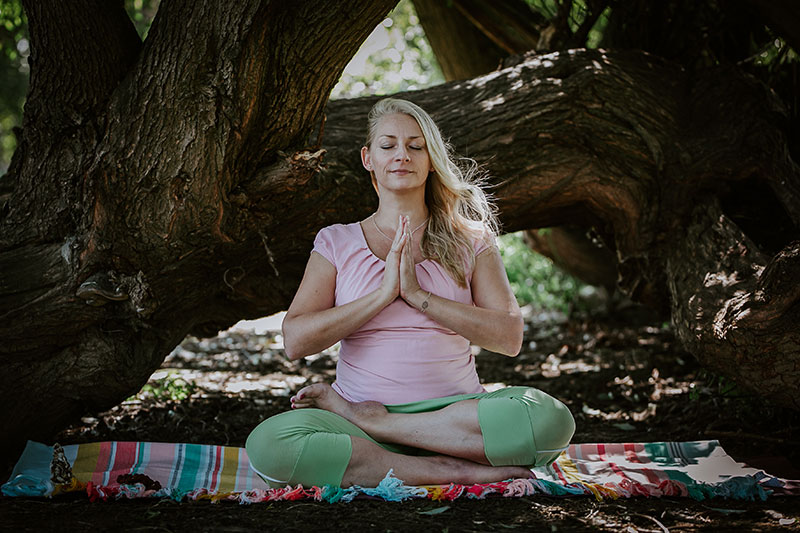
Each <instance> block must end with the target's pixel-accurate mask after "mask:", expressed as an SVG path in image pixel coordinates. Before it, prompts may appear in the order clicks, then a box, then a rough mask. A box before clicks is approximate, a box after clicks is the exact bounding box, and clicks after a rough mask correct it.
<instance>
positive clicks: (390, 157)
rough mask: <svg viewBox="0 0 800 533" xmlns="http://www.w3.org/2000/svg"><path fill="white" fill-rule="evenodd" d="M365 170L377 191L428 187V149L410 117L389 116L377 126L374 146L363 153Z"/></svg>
mask: <svg viewBox="0 0 800 533" xmlns="http://www.w3.org/2000/svg"><path fill="white" fill-rule="evenodd" d="M361 161H362V163H363V164H364V168H366V169H367V170H369V171H371V172H373V173H374V174H373V176H374V178H373V180H374V182H376V183H375V186H376V187H377V189H378V193H379V194H380V192H381V191H382V190H392V191H396V192H401V191H409V190H413V189H418V188H420V187H422V188H423V189H424V187H425V180H426V179H427V178H428V173H429V172H430V170H431V162H430V157H429V155H428V147H427V146H426V144H425V137H423V135H422V130H421V129H420V127H419V124H417V121H416V120H414V118H413V117H411V116H409V115H405V114H402V113H395V114H391V115H386V116H384V117H383V118H381V119H380V121H379V122H378V127H377V128H376V129H375V139H374V140H373V141H372V146H370V147H369V148H367V147H366V146H365V147H363V148H362V149H361Z"/></svg>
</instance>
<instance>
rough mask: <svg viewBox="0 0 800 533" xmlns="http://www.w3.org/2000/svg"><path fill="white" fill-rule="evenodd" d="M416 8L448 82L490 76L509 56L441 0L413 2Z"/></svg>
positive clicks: (454, 8)
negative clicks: (488, 73)
mask: <svg viewBox="0 0 800 533" xmlns="http://www.w3.org/2000/svg"><path fill="white" fill-rule="evenodd" d="M414 8H415V9H416V11H417V15H418V16H419V21H420V24H422V27H423V29H424V30H425V36H426V37H427V38H428V41H429V42H430V43H431V48H432V49H433V53H434V54H435V55H436V60H437V61H438V62H439V66H440V67H441V68H442V72H443V73H444V77H445V79H446V80H448V81H453V80H463V79H468V78H474V77H475V76H480V75H482V74H486V73H487V72H491V71H492V70H495V69H496V68H497V67H498V65H499V64H500V61H501V60H502V59H503V58H504V57H506V56H507V55H508V52H506V51H505V50H503V49H502V48H500V47H499V46H497V45H496V44H495V43H494V42H493V41H492V40H491V39H489V38H488V37H487V36H486V35H484V33H483V32H482V31H480V30H479V29H478V28H477V27H476V26H475V25H474V24H472V22H470V21H469V19H467V18H466V17H465V16H464V15H463V14H462V13H461V11H460V10H459V9H457V8H456V6H454V5H452V4H448V3H447V2H442V1H441V0H414Z"/></svg>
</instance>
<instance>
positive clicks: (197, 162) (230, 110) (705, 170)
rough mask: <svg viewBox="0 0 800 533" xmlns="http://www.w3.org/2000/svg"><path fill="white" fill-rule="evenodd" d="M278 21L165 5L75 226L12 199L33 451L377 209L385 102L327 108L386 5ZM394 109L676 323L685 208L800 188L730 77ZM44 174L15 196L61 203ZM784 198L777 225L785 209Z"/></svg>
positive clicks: (548, 86)
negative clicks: (596, 251) (379, 129)
mask: <svg viewBox="0 0 800 533" xmlns="http://www.w3.org/2000/svg"><path fill="white" fill-rule="evenodd" d="M367 4H369V5H367ZM281 6H282V4H280V5H279V4H277V3H276V4H272V3H256V2H252V3H247V2H241V3H240V2H236V3H229V4H226V5H225V7H224V8H219V7H218V8H217V9H219V11H213V10H211V8H209V7H208V6H206V5H205V4H202V3H196V2H188V1H187V2H185V3H180V2H170V3H165V4H164V6H163V7H164V9H163V11H161V12H160V13H159V15H158V17H157V20H156V22H155V24H154V26H153V28H152V29H151V33H150V35H149V37H148V39H147V42H146V43H145V45H144V48H143V49H142V50H141V52H140V53H139V56H138V59H137V61H136V63H135V65H134V66H133V67H132V70H131V71H130V72H129V73H128V74H127V75H126V76H125V77H124V78H123V80H122V81H121V83H120V85H119V86H118V87H117V89H115V90H114V91H113V92H112V94H111V96H110V98H109V99H108V104H107V116H106V119H105V121H104V122H103V124H104V127H103V128H102V129H100V130H99V132H98V134H97V137H96V138H95V140H94V142H88V143H87V144H84V145H81V148H82V150H83V151H84V152H85V153H83V154H82V156H81V157H80V158H78V159H77V161H78V162H82V163H81V165H82V166H76V167H74V168H72V167H65V168H68V169H70V170H71V171H72V172H79V174H78V177H77V178H76V182H77V183H78V184H79V185H80V189H79V190H80V192H81V197H80V203H79V204H76V205H71V207H70V208H69V209H68V210H67V212H68V213H69V214H70V216H69V217H68V220H69V223H68V224H63V225H60V226H56V227H52V226H48V227H50V230H49V231H50V233H48V234H45V233H40V235H41V237H38V238H35V239H31V238H29V237H28V236H27V234H26V237H20V236H19V235H20V234H21V232H20V231H13V230H14V227H15V226H14V224H20V223H21V220H22V213H20V212H19V209H21V208H20V207H19V206H20V205H22V206H24V205H26V201H27V198H26V196H25V194H22V195H18V194H17V193H15V195H14V196H13V197H12V200H11V205H10V209H9V211H8V212H7V213H6V214H5V216H4V217H3V219H2V220H1V221H0V224H2V230H3V233H2V236H3V237H2V239H3V240H2V243H1V244H0V317H2V321H0V336H2V338H3V339H4V340H5V341H6V342H5V343H4V344H3V346H2V347H0V350H2V351H1V352H0V354H1V356H2V361H3V366H4V370H5V372H4V373H3V377H2V378H0V385H2V389H0V390H2V401H3V402H5V405H7V406H10V408H9V409H6V410H4V411H3V414H2V419H1V422H2V427H3V428H4V429H5V430H6V432H7V435H13V436H15V437H16V438H19V439H24V438H39V439H42V438H47V437H48V436H49V435H50V434H51V432H52V431H54V430H57V429H58V428H60V427H62V426H63V424H65V423H67V422H68V421H69V420H70V419H71V418H72V417H74V416H76V415H79V414H81V413H84V412H86V411H92V410H98V409H103V408H106V407H108V406H110V405H112V404H114V403H116V402H118V401H120V400H122V399H124V398H125V397H126V396H127V395H129V394H132V393H134V392H135V391H136V390H138V389H139V388H140V387H141V385H142V384H144V383H145V382H146V380H147V378H148V376H149V375H150V374H151V373H152V371H153V370H154V369H155V368H157V366H158V365H159V364H160V362H161V361H162V360H163V358H164V357H165V356H166V355H167V353H168V352H169V351H170V350H171V349H172V348H173V347H174V346H175V345H176V344H177V343H178V342H180V340H181V339H182V338H183V336H184V335H185V334H186V333H187V332H194V333H196V334H198V335H201V336H202V335H210V334H214V333H216V332H217V330H218V329H221V328H224V327H227V326H229V325H231V324H232V323H234V322H235V321H237V320H239V319H242V318H252V317H256V316H264V315H267V314H270V313H273V312H276V311H279V310H281V309H285V308H286V306H287V304H288V303H289V301H290V299H291V297H292V295H293V293H294V291H295V289H296V287H297V284H298V282H299V279H300V277H301V275H302V271H303V267H304V264H305V262H306V260H307V257H308V253H309V250H310V248H311V243H312V239H313V236H314V234H315V232H316V231H317V230H318V229H319V228H321V227H323V226H325V225H328V224H331V223H334V222H350V221H355V220H358V219H359V218H362V217H364V216H366V215H368V214H369V212H370V211H371V210H372V209H374V207H375V205H376V199H375V198H374V195H373V194H372V187H371V185H370V183H369V178H368V176H367V175H366V173H365V172H364V171H363V169H362V168H361V164H360V160H359V156H358V152H359V148H360V145H361V142H362V140H363V138H364V130H365V122H366V114H367V112H368V110H369V108H370V107H371V105H372V104H373V103H374V101H375V100H376V98H363V99H355V100H343V101H335V102H330V103H329V104H328V106H327V108H325V110H324V116H323V114H322V113H321V110H322V108H321V106H322V104H323V101H324V96H325V95H326V94H327V93H328V91H329V90H330V88H331V86H332V85H333V83H334V81H335V79H336V78H337V76H338V73H339V72H340V71H341V69H342V68H343V67H344V64H345V62H346V60H347V58H348V57H349V55H351V54H352V53H353V52H354V51H355V48H356V46H357V45H358V43H359V42H360V41H361V40H362V39H363V38H364V37H366V35H367V33H368V32H369V30H370V29H371V28H372V27H374V25H375V24H376V23H377V22H378V21H379V20H380V18H381V17H382V16H384V15H385V13H386V12H387V11H388V9H389V7H390V3H385V4H383V5H380V6H377V5H376V4H373V3H362V2H355V1H353V2H352V3H340V4H339V5H338V6H337V8H336V9H327V10H320V9H319V6H318V5H317V4H314V6H311V4H307V5H306V4H304V5H303V6H302V7H304V8H305V9H306V11H303V10H302V9H300V10H298V8H297V6H292V8H291V9H289V8H284V7H281ZM354 20H355V21H357V22H358V25H357V27H355V26H351V27H350V28H348V30H347V31H344V30H342V29H341V28H342V24H345V23H348V24H354V23H353V21H354ZM30 23H31V24H37V22H36V20H35V17H34V18H33V19H32V20H31V22H30ZM350 32H353V33H350ZM305 35H315V37H316V38H315V39H314V40H313V42H310V41H309V42H306V41H303V36H305ZM279 36H280V39H279V38H278V37H279ZM201 37H202V38H201ZM292 37H294V38H292ZM298 41H302V42H301V43H300V45H299V46H298V45H297V42H298ZM191 43H194V44H191ZM32 45H33V46H37V43H36V42H33V43H32ZM400 96H402V97H407V98H410V99H412V100H414V101H416V102H417V103H419V104H420V105H422V106H423V107H424V108H426V109H428V110H430V111H431V112H432V114H433V116H434V119H435V120H436V121H437V123H438V124H439V125H440V128H441V129H442V131H443V132H445V136H446V137H449V138H450V139H451V141H452V143H453V145H454V146H455V148H456V150H457V151H458V152H459V153H461V154H465V155H469V156H471V157H473V158H475V159H476V160H477V161H478V162H480V163H482V164H483V165H484V166H485V168H486V169H487V170H488V171H489V172H490V174H491V176H492V178H491V183H492V192H493V193H494V194H495V195H496V196H497V197H498V199H499V202H498V204H499V207H500V210H501V213H502V222H503V224H504V226H505V228H506V229H507V230H509V231H516V230H521V229H526V228H532V227H544V226H550V225H558V224H577V225H580V226H593V227H595V228H598V229H599V231H600V232H601V234H602V235H601V236H602V238H603V240H604V241H605V242H609V243H613V246H614V249H615V253H616V255H617V258H618V259H619V261H620V265H621V268H623V273H624V274H625V275H624V276H623V277H622V281H621V283H622V284H623V285H624V286H625V287H627V288H628V289H629V290H630V291H631V292H633V293H641V294H646V293H647V291H648V290H649V291H650V292H652V294H653V295H655V296H654V297H658V295H662V299H663V301H664V302H666V303H668V300H667V299H666V298H664V297H663V295H667V294H668V293H667V276H666V274H665V271H666V269H667V267H668V261H669V260H673V261H674V260H677V259H675V257H677V256H676V255H675V254H676V253H678V252H676V251H675V250H680V249H679V248H676V246H675V242H674V241H675V240H676V239H683V238H684V236H685V235H684V232H685V229H686V222H685V220H688V215H689V214H690V213H691V211H690V207H691V206H692V205H693V204H694V202H693V201H692V198H694V197H695V195H697V194H698V191H710V190H714V188H715V187H719V186H720V185H721V184H722V185H723V186H729V187H732V188H735V187H736V186H737V184H738V183H740V182H741V181H742V180H744V179H749V180H751V181H755V182H757V183H759V184H760V186H761V188H762V190H763V191H766V192H765V194H770V195H771V192H770V190H769V184H771V183H775V182H780V183H792V184H796V183H797V180H798V174H799V173H798V170H797V167H796V165H795V164H794V162H793V161H792V160H791V159H790V158H789V157H788V156H787V151H786V149H785V146H786V140H785V138H784V137H783V134H782V133H781V130H780V129H779V126H778V125H779V124H780V123H781V115H780V109H779V107H778V106H776V105H775V100H774V98H773V96H772V95H771V94H770V93H769V91H768V90H767V89H766V88H765V87H763V86H761V85H760V84H758V83H756V82H754V81H753V80H752V79H750V78H747V77H745V76H742V75H740V74H738V73H737V72H736V71H730V70H724V69H720V70H718V71H713V72H706V73H702V74H700V75H698V76H696V77H693V76H690V75H688V74H687V73H686V72H685V71H684V70H683V69H682V68H681V67H680V66H678V65H676V64H673V63H669V62H666V61H662V60H659V59H658V58H655V57H652V56H650V55H647V54H644V53H636V52H626V53H612V52H601V51H569V52H564V53H556V54H550V55H546V56H537V57H530V58H528V59H527V60H524V61H522V62H520V63H518V64H516V65H514V66H511V67H509V68H506V69H504V70H502V71H498V72H494V73H491V74H489V75H487V76H483V77H480V78H477V79H474V80H469V81H464V82H456V83H449V84H445V85H442V86H438V87H434V88H431V89H428V90H425V91H419V92H414V93H407V94H404V95H400ZM31 127H34V128H46V127H47V125H46V124H38V123H37V124H33V125H31ZM25 135H33V133H25ZM20 157H23V158H25V159H27V158H29V157H34V155H33V154H31V153H30V152H25V153H23V154H22V155H21V156H20ZM20 168H29V167H25V166H24V165H23V166H22V167H20ZM36 168H42V167H36ZM58 176H60V174H58V173H53V174H35V173H32V174H25V173H24V172H23V173H21V174H19V175H17V176H15V179H17V180H18V183H22V184H25V186H26V187H30V188H37V187H40V188H42V192H41V195H42V196H47V197H48V198H50V197H51V196H52V197H54V198H61V196H60V195H61V194H62V192H61V191H60V190H59V189H58V187H57V186H56V178H57V177H58ZM726 184H727V185H726ZM17 187H18V188H17V191H20V190H22V191H25V189H24V188H23V189H20V188H19V187H22V185H18V186H17ZM48 191H49V192H48ZM45 193H46V194H45ZM780 200H781V201H783V202H784V206H785V209H784V207H781V204H778V203H776V205H777V208H776V209H775V210H773V211H780V210H785V211H788V210H789V207H791V206H788V204H790V203H791V202H793V201H794V200H793V199H788V200H787V199H784V198H781V199H780ZM18 201H19V203H17V202H18ZM777 201H778V200H776V202H777ZM787 206H788V207H787ZM787 216H788V215H787ZM48 217H49V214H47V213H44V214H39V213H38V212H37V213H36V214H35V216H34V217H32V218H35V219H36V220H45V221H46V220H50V218H48ZM12 222H13V223H12ZM768 223H769V221H765V224H768ZM794 224H795V225H794V226H793V228H795V229H794V230H793V231H796V223H794ZM39 227H44V226H39ZM699 262H700V261H699ZM669 264H674V263H669ZM701 264H704V263H702V262H701ZM781 264H783V263H781ZM699 272H700V271H699V270H698V273H699ZM775 272H776V274H775V278H774V280H777V281H771V282H770V283H784V282H785V281H782V280H784V278H783V277H782V272H783V271H782V270H781V269H780V268H778V269H776V270H775ZM770 286H773V285H770ZM795 308H796V304H795V303H792V304H789V306H788V307H787V308H786V309H785V310H784V311H783V312H782V313H781V314H780V316H784V315H785V314H786V313H790V312H794V309H795ZM764 316H765V320H777V319H774V318H771V317H772V315H769V314H766V315H764ZM779 318H780V317H779ZM723 342H728V341H727V340H723ZM778 344H779V343H777V341H776V345H778ZM720 353H724V351H721V352H720ZM797 382H798V381H797V380H795V381H794V383H797ZM794 387H797V386H796V385H794ZM795 391H796V389H795ZM778 399H779V400H780V398H778ZM7 444H8V443H7Z"/></svg>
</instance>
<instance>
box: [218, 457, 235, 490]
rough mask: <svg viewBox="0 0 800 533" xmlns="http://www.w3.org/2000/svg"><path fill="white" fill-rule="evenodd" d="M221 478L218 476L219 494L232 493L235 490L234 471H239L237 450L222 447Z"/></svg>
mask: <svg viewBox="0 0 800 533" xmlns="http://www.w3.org/2000/svg"><path fill="white" fill-rule="evenodd" d="M222 450H223V452H222V454H223V455H222V476H220V480H219V486H218V487H217V491H219V492H233V490H234V489H235V488H236V471H237V470H238V469H239V448H232V447H230V446H223V448H222Z"/></svg>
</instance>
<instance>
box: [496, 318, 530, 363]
mask: <svg viewBox="0 0 800 533" xmlns="http://www.w3.org/2000/svg"><path fill="white" fill-rule="evenodd" d="M511 319H512V320H511V321H510V322H511V324H510V327H509V329H508V335H506V342H505V343H504V346H503V351H502V352H501V353H502V354H503V355H507V356H509V357H516V356H518V355H519V352H520V351H521V350H522V333H523V330H524V328H525V323H524V322H523V320H522V315H520V314H516V313H515V314H513V315H511Z"/></svg>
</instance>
